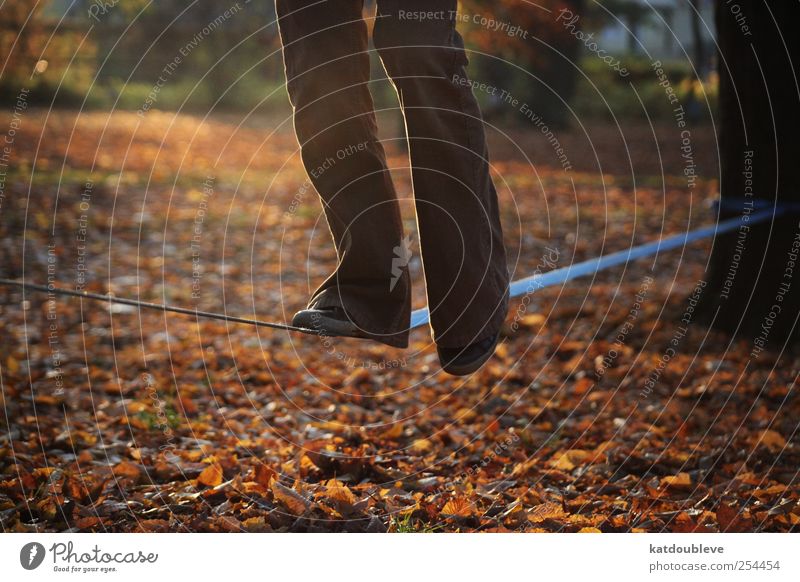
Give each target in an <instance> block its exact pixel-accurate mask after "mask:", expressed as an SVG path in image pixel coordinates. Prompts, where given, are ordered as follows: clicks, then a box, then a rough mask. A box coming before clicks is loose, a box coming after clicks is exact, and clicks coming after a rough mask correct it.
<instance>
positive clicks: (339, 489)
mask: <svg viewBox="0 0 800 582" xmlns="http://www.w3.org/2000/svg"><path fill="white" fill-rule="evenodd" d="M325 487H326V489H325V497H327V498H328V499H330V500H331V501H339V502H341V503H344V504H346V505H353V504H354V503H355V502H356V496H355V495H353V492H352V491H350V489H348V488H347V485H345V484H344V483H342V482H341V481H337V480H336V479H330V480H329V481H328V482H327V483H325Z"/></svg>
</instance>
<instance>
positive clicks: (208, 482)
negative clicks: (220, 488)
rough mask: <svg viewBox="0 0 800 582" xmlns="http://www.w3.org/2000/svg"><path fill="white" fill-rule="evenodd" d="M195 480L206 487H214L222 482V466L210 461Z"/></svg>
mask: <svg viewBox="0 0 800 582" xmlns="http://www.w3.org/2000/svg"><path fill="white" fill-rule="evenodd" d="M197 482H198V483H200V484H201V485H205V486H206V487H216V486H217V485H219V484H220V483H222V467H220V466H219V465H218V464H216V463H212V464H211V465H209V466H208V467H206V468H205V469H203V472H202V473H200V475H198V476H197Z"/></svg>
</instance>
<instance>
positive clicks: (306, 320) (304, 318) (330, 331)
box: [292, 307, 367, 338]
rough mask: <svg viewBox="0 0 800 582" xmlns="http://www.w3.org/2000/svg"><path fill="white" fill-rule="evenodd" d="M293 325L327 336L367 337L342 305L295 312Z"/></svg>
mask: <svg viewBox="0 0 800 582" xmlns="http://www.w3.org/2000/svg"><path fill="white" fill-rule="evenodd" d="M292 325H293V326H295V327H302V328H304V329H308V330H311V331H314V332H316V333H318V334H319V335H322V336H326V337H357V338H366V337H367V336H366V335H364V332H362V331H361V330H360V329H359V328H358V326H357V325H356V324H355V323H353V321H352V320H351V319H350V318H349V317H348V316H347V313H345V310H344V309H342V308H341V307H321V308H319V309H303V310H302V311H298V312H297V313H295V314H294V317H293V318H292Z"/></svg>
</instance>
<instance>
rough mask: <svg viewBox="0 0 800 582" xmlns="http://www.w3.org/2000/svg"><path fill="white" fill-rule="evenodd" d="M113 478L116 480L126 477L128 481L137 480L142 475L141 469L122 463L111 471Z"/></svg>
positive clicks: (128, 462)
mask: <svg viewBox="0 0 800 582" xmlns="http://www.w3.org/2000/svg"><path fill="white" fill-rule="evenodd" d="M112 471H113V472H114V476H115V477H117V478H121V477H128V478H129V479H139V477H141V475H142V468H141V466H140V465H137V464H135V463H131V462H130V461H122V462H121V463H117V464H116V465H115V466H114V468H113V469H112Z"/></svg>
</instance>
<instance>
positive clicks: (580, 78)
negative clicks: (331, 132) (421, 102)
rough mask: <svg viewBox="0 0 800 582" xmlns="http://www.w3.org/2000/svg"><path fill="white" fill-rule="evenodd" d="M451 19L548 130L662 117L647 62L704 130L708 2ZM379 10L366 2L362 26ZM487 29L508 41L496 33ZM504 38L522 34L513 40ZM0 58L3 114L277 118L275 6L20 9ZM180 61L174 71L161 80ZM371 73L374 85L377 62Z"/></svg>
mask: <svg viewBox="0 0 800 582" xmlns="http://www.w3.org/2000/svg"><path fill="white" fill-rule="evenodd" d="M459 8H460V12H461V15H462V18H461V22H460V23H459V30H460V31H461V32H462V34H463V36H464V37H465V41H466V44H467V48H468V50H469V51H470V52H469V54H470V60H471V65H470V74H471V75H472V76H473V77H474V78H475V79H476V80H477V81H479V82H482V83H489V84H490V85H493V86H496V87H500V88H502V89H505V90H507V91H509V92H510V93H512V94H513V95H514V97H515V98H517V99H519V100H520V101H521V102H523V103H527V104H529V105H530V106H531V108H532V109H534V110H535V111H536V113H537V114H539V115H541V117H542V118H543V119H544V120H545V122H546V123H548V124H549V125H550V126H552V127H563V126H568V125H570V124H572V123H573V122H574V119H575V118H576V117H580V118H581V119H584V118H599V119H603V120H605V121H609V120H613V118H617V119H620V118H626V117H642V118H643V117H644V116H645V113H644V109H643V108H642V106H641V104H640V103H639V99H641V100H642V101H643V102H644V105H645V107H646V108H647V112H648V114H649V115H651V116H655V117H659V116H664V117H667V116H668V115H669V113H670V107H669V104H668V103H667V102H666V100H665V99H664V98H663V96H664V95H663V89H662V88H661V87H659V86H658V84H657V83H654V82H653V74H652V71H650V63H651V62H652V61H653V60H660V61H662V63H663V64H664V66H665V67H666V70H667V71H668V73H669V75H670V78H671V81H672V83H673V84H674V85H676V90H677V91H678V92H679V96H681V97H684V98H686V99H687V100H688V101H692V100H693V99H696V97H697V96H698V95H702V99H700V101H701V102H702V107H700V108H699V109H698V111H699V113H698V115H697V117H698V120H699V119H700V118H702V117H707V116H708V111H707V109H708V108H707V107H706V105H705V99H706V98H708V99H710V101H709V103H710V104H711V105H712V106H713V102H714V98H715V92H716V77H715V75H713V74H711V73H710V71H711V70H712V65H713V51H712V50H711V49H712V47H713V41H712V34H711V22H712V21H713V18H712V15H711V14H712V3H711V2H710V0H651V1H649V2H645V1H644V0H605V1H604V2H602V3H601V2H595V1H587V0H540V1H538V2H536V3H535V4H532V3H530V2H527V1H526V0H508V1H505V2H502V3H498V2H492V1H490V0H462V2H461V3H460V6H459ZM374 9H375V2H374V0H367V1H366V2H365V12H366V13H367V16H368V17H370V16H371V15H372V14H374ZM563 10H568V11H569V12H570V13H571V14H573V15H574V16H575V17H577V19H576V20H574V21H573V23H572V25H571V26H567V25H566V19H564V18H559V15H560V14H561V12H562V11H563ZM226 11H227V12H226ZM225 14H228V16H225ZM486 21H489V22H494V23H499V24H500V25H503V26H505V27H507V28H503V29H499V30H492V28H491V26H490V25H487V24H486ZM510 27H516V30H517V31H521V32H518V33H515V34H509V33H508V31H509V30H510ZM593 43H596V44H593ZM0 47H2V54H4V55H6V57H7V58H6V61H5V68H4V70H3V72H2V74H1V75H0V99H1V100H2V101H4V102H6V103H9V102H13V101H14V99H15V96H16V94H17V93H18V91H19V90H20V88H22V87H25V88H27V89H31V90H32V94H31V98H30V100H31V101H32V102H33V103H38V104H41V105H50V104H51V103H52V104H54V105H56V106H66V107H77V106H82V107H88V108H111V107H115V108H122V109H133V110H136V109H139V108H141V107H142V105H143V104H144V103H146V102H147V101H148V96H151V97H152V95H151V94H152V93H153V91H154V89H155V90H156V93H157V95H156V98H155V99H151V101H153V102H152V103H151V104H150V105H151V106H152V108H154V109H165V110H174V109H177V108H183V109H188V110H202V111H207V110H208V109H209V108H210V107H212V106H214V108H215V109H217V110H249V109H251V108H254V107H258V108H259V109H264V110H269V109H271V108H275V107H285V96H284V94H283V90H282V89H280V86H281V85H282V83H283V67H282V63H281V59H280V53H279V43H278V31H277V27H276V25H275V8H274V3H273V2H271V1H268V2H250V3H244V2H242V1H240V2H236V1H235V0H230V1H226V2H224V3H218V2H213V3H212V2H187V1H185V0H159V1H158V2H148V1H147V0H125V1H124V2H119V1H116V2H115V1H114V0H105V1H104V0H75V1H73V0H48V1H41V0H40V1H38V2H37V1H36V0H15V2H6V3H5V4H4V5H3V7H2V9H0ZM182 51H183V52H184V53H186V54H185V56H182V57H181V55H182ZM598 51H602V54H603V55H610V56H613V59H615V60H617V61H618V62H619V63H620V66H622V67H624V68H625V69H626V70H627V71H629V72H630V75H629V76H627V77H623V76H621V75H620V74H619V73H618V71H615V70H614V68H613V67H611V66H609V65H608V64H607V63H606V62H604V61H603V60H602V59H601V58H600V57H599V53H598ZM176 57H181V62H180V64H179V65H178V66H176V67H174V68H172V69H170V70H168V71H166V74H165V67H169V66H170V63H171V62H173V59H175V58H176ZM609 58H610V57H609ZM375 72H376V77H381V76H382V75H381V69H380V64H379V63H378V62H377V59H376V61H375ZM159 77H161V78H162V80H161V81H159ZM632 85H633V87H634V88H635V89H636V91H635V92H634V91H632ZM373 88H374V90H375V92H376V99H377V100H378V101H379V104H380V103H381V102H386V100H391V99H393V95H392V94H391V91H390V90H388V85H387V84H386V83H383V84H382V83H381V82H380V81H378V82H376V84H375V85H374V87H373ZM275 89H278V91H276V92H275V93H274V95H273V96H272V97H270V98H267V96H269V95H270V94H271V93H272V92H273V91H274V90H275ZM636 93H638V96H637V94H636ZM478 98H479V99H480V100H481V101H482V105H483V106H484V108H485V114H486V116H487V117H488V118H491V119H492V120H493V121H497V122H514V121H515V120H517V118H518V116H519V111H515V110H514V109H513V108H509V107H508V106H507V104H503V103H501V102H498V100H497V99H496V98H493V97H492V96H489V95H480V94H479V95H478ZM703 107H705V108H706V112H705V113H703V111H702V109H703Z"/></svg>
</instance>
